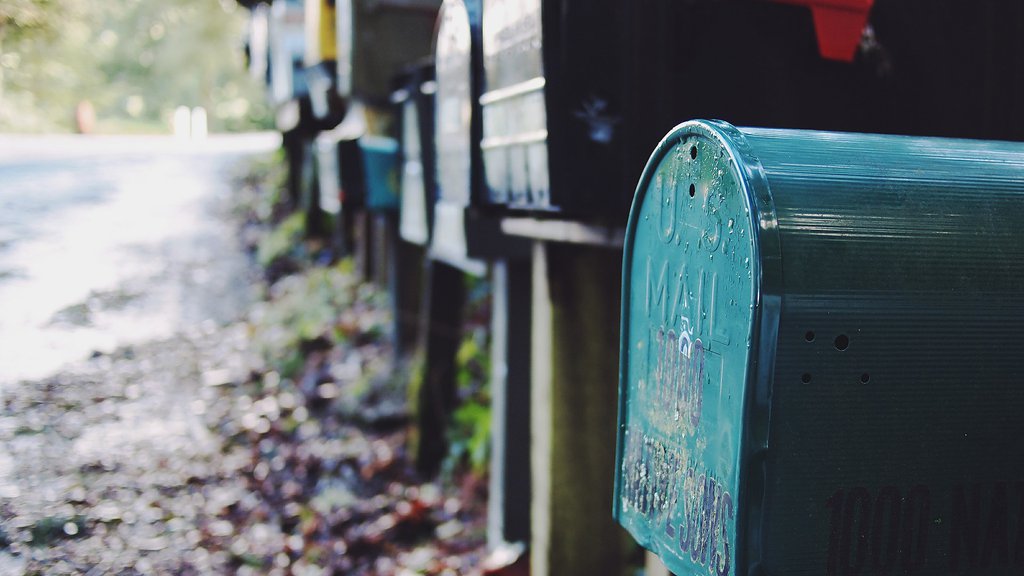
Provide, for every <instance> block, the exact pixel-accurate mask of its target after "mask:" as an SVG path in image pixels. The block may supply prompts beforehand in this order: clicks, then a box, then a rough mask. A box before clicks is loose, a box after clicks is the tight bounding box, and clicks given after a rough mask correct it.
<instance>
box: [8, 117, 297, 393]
mask: <svg viewBox="0 0 1024 576" xmlns="http://www.w3.org/2000/svg"><path fill="white" fill-rule="evenodd" d="M278 144H279V136H277V135H275V134H272V133H261V134H249V135H239V136H211V137H209V138H206V139H203V140H197V141H190V140H183V139H180V138H173V137H163V136H137V137H127V136H45V137H38V136H0V387H3V386H5V385H10V384H11V383H13V382H15V381H17V380H18V379H23V378H39V377H42V376H45V375H46V374H49V373H51V372H53V371H54V370H55V369H56V368H57V367H59V366H61V365H63V364H65V363H67V362H70V361H75V360H79V359H82V358H84V357H86V356H88V355H90V354H92V353H93V352H108V351H110V350H113V349H115V348H116V347H117V346H120V345H124V344H128V343H131V342H139V341H143V340H145V339H149V338H154V337H158V336H167V335H170V334H172V333H174V332H175V331H179V330H182V329H185V328H187V327H189V326H194V325H197V324H199V323H201V322H203V321H204V320H207V319H211V320H214V321H224V320H228V319H230V318H231V317H232V315H233V314H237V313H238V312H239V310H240V306H241V305H242V301H243V298H241V297H240V295H239V294H238V293H237V289H238V288H239V287H240V286H241V287H243V288H244V283H243V282H238V281H237V280H238V276H239V275H241V274H243V273H244V271H243V269H242V268H243V267H244V262H243V261H242V260H241V258H240V256H239V255H238V251H237V249H236V246H235V244H234V239H233V237H232V230H231V229H230V227H228V226H226V225H225V224H224V223H223V219H224V216H225V215H226V213H227V212H228V211H229V210H230V208H231V207H230V205H229V204H228V193H229V189H228V183H227V181H228V180H227V176H228V174H229V172H230V170H231V169H232V167H233V166H235V165H236V164H237V161H238V160H239V159H240V158H243V157H244V156H246V155H250V154H253V153H259V152H268V151H270V150H273V149H274V148H275V147H277V146H278Z"/></svg>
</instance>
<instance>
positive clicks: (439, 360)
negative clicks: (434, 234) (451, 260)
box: [416, 260, 466, 478]
mask: <svg viewBox="0 0 1024 576" xmlns="http://www.w3.org/2000/svg"><path fill="white" fill-rule="evenodd" d="M426 275H427V282H426V286H427V287H426V290H425V291H424V301H425V302H426V304H425V306H424V327H423V328H422V329H421V334H422V335H423V336H422V337H423V338H425V342H424V344H423V346H424V349H425V350H426V366H425V367H424V374H423V382H422V384H421V387H420V390H419V414H418V416H419V436H420V437H419V445H418V448H417V455H416V468H417V469H418V470H419V472H420V474H422V475H423V476H424V477H426V478H432V477H434V476H435V475H437V473H438V471H439V470H440V467H441V461H442V460H443V459H444V456H445V454H446V452H447V450H448V442H447V439H446V435H447V432H448V421H449V416H450V415H451V413H452V410H453V409H454V407H455V355H456V353H457V352H458V349H459V341H460V339H461V336H462V334H461V328H462V311H463V309H464V308H465V304H466V287H465V278H464V274H463V272H462V271H461V270H459V269H458V268H454V267H452V266H449V265H447V264H444V263H442V262H439V261H437V260H431V261H429V262H428V264H427V269H426Z"/></svg>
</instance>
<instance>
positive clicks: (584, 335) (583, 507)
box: [530, 242, 635, 576]
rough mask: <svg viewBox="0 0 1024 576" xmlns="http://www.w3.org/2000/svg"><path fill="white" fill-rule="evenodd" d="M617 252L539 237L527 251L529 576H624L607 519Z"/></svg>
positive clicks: (623, 552)
mask: <svg viewBox="0 0 1024 576" xmlns="http://www.w3.org/2000/svg"><path fill="white" fill-rule="evenodd" d="M621 259H622V251H621V249H618V250H616V249H609V248H607V247H596V246H581V245H572V244H555V243H544V242H537V243H536V244H535V247H534V257H533V290H534V291H533V328H532V335H533V338H532V340H533V355H532V361H533V371H532V397H531V408H532V414H531V415H532V425H531V429H532V434H531V436H532V440H533V453H532V458H531V463H532V469H533V472H532V477H533V485H532V488H533V497H532V506H531V508H532V528H533V530H532V537H531V550H530V554H531V557H530V561H531V574H532V575H533V576H549V575H557V576H573V575H581V576H583V575H592V574H621V573H623V572H624V571H625V568H626V565H627V561H628V560H629V559H630V558H629V556H630V555H631V553H630V550H631V549H633V548H635V546H634V545H633V544H632V543H631V540H630V539H629V537H628V536H627V535H626V533H625V531H623V530H622V529H620V528H619V526H618V525H617V524H615V522H614V520H613V519H612V516H611V506H612V490H613V479H614V466H615V437H616V435H615V431H616V418H617V407H618V399H617V398H618V346H619V294H620V292H621V287H620V282H621Z"/></svg>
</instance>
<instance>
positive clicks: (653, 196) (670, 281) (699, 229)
mask: <svg viewBox="0 0 1024 576" xmlns="http://www.w3.org/2000/svg"><path fill="white" fill-rule="evenodd" d="M740 154H741V151H740V150H738V149H736V148H735V146H734V144H732V143H731V142H730V141H729V140H727V139H726V138H724V137H723V136H722V134H721V132H720V130H719V129H717V128H716V127H713V126H711V125H705V124H690V125H686V126H684V127H682V128H680V129H677V131H675V132H673V133H672V135H670V136H669V137H668V138H667V139H665V140H664V141H663V142H662V143H661V145H660V146H659V147H658V150H657V151H656V152H655V154H654V156H653V157H652V159H651V162H650V163H649V164H648V168H647V171H646V172H645V173H644V176H643V180H642V181H641V184H640V188H639V189H638V192H637V198H636V200H635V203H634V207H633V213H632V215H631V217H630V225H629V226H630V227H629V231H628V232H627V245H626V255H627V256H626V262H625V265H624V266H625V268H624V277H625V278H626V282H625V284H624V291H623V302H624V307H623V322H624V324H623V336H622V338H623V340H622V342H623V345H622V350H621V354H622V356H621V357H622V371H621V381H622V383H623V384H624V385H623V387H622V388H620V390H621V401H622V405H621V406H620V420H621V425H620V431H619V448H618V450H619V456H618V459H619V466H620V468H619V471H618V477H617V479H616V480H617V482H616V492H617V493H616V501H615V512H616V515H617V517H618V519H619V521H620V522H621V523H622V524H623V525H624V526H626V528H628V529H629V531H630V532H631V533H632V534H633V536H634V537H635V538H636V539H637V540H638V541H639V542H640V543H641V544H643V545H644V546H646V547H648V548H650V549H652V550H653V551H655V552H656V553H657V554H658V555H659V556H661V558H662V559H663V560H664V561H665V562H666V564H667V565H668V566H669V567H670V568H672V569H673V570H675V571H676V572H679V573H681V574H683V573H686V574H689V573H691V571H693V570H698V571H699V573H707V574H715V575H717V574H734V573H736V572H735V571H734V567H735V566H736V565H737V551H738V549H739V545H740V539H739V529H738V526H739V522H738V521H739V517H738V512H739V504H740V501H739V499H740V498H742V497H743V495H742V494H741V489H742V477H741V472H742V466H743V462H742V460H743V458H744V457H745V456H746V454H744V453H743V452H742V449H743V447H744V445H745V443H744V442H743V434H745V433H746V430H745V428H744V426H745V418H744V415H745V412H744V410H745V409H744V406H745V402H746V397H747V394H748V393H749V391H750V388H751V385H750V380H751V378H752V377H753V374H752V373H751V372H750V371H749V370H748V366H749V365H750V364H751V362H750V360H751V353H752V349H751V346H752V341H753V338H754V328H755V326H756V325H757V323H758V315H759V314H760V313H761V308H760V302H759V301H758V297H759V294H760V292H761V290H760V285H759V282H760V278H761V272H760V266H761V250H762V247H761V245H760V244H759V242H758V238H759V230H758V222H759V215H760V212H761V209H762V208H761V207H759V206H758V204H757V202H756V197H755V195H754V191H752V190H751V186H750V183H749V182H748V175H747V174H745V173H742V172H741V170H742V169H743V165H742V164H739V163H737V161H736V157H737V156H740Z"/></svg>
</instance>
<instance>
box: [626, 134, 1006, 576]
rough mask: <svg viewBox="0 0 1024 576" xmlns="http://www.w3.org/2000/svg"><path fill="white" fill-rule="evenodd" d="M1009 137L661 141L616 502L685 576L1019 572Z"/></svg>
mask: <svg viewBox="0 0 1024 576" xmlns="http://www.w3.org/2000/svg"><path fill="white" fill-rule="evenodd" d="M1022 222H1024V145H1022V144H1019V143H1006V142H983V141H968V140H952V139H938V138H930V139H929V138H911V137H903V136H877V135H865V134H841V133H829V132H810V131H795V130H768V129H748V128H743V129H739V128H735V127H733V126H731V125H729V124H726V123H723V122H715V121H692V122H687V123H684V124H681V125H680V126H678V127H676V128H675V129H674V130H673V131H672V132H671V133H670V134H669V135H668V136H666V137H665V139H664V140H663V141H662V142H661V143H660V144H659V146H658V148H657V149H656V150H655V152H654V154H653V155H652V157H651V159H650V161H649V162H648V165H647V168H646V169H645V171H644V174H643V177H642V179H641V181H640V183H639V186H638V188H637V193H636V196H635V199H634V203H633V208H632V211H631V214H630V220H629V226H628V229H627V235H626V245H625V257H624V264H623V266H624V268H623V307H622V344H621V350H620V354H621V368H620V406H619V441H618V448H617V450H618V452H617V455H618V459H617V469H616V493H615V496H614V504H613V510H614V514H615V516H616V518H617V519H618V521H619V522H620V523H621V524H622V525H623V526H625V527H626V528H627V530H629V532H630V533H631V534H632V535H633V536H634V537H635V538H636V539H637V541H638V542H640V543H641V544H642V545H644V546H645V547H647V548H649V549H651V550H652V551H654V552H655V553H656V554H658V555H659V556H660V557H661V558H662V559H663V560H664V561H665V563H666V564H667V565H668V567H669V569H671V570H672V571H673V572H675V573H677V574H709V575H727V574H728V575H735V574H751V573H753V574H786V575H788V576H792V575H808V576H810V575H815V576H820V575H829V576H831V575H835V576H840V575H855V574H876V573H877V574H922V575H926V574H929V575H930V574H971V575H973V576H977V575H980V574H993V575H994V574H1019V573H1022V571H1024V418H1022V417H1021V414H1022V413H1024V389H1022V388H1021V380H1022V377H1024V368H1022V367H1021V366H1022V365H1021V359H1022V358H1024V322H1022V320H1024V304H1022V302H1024V299H1022V298H1021V294H1024V225H1022Z"/></svg>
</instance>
